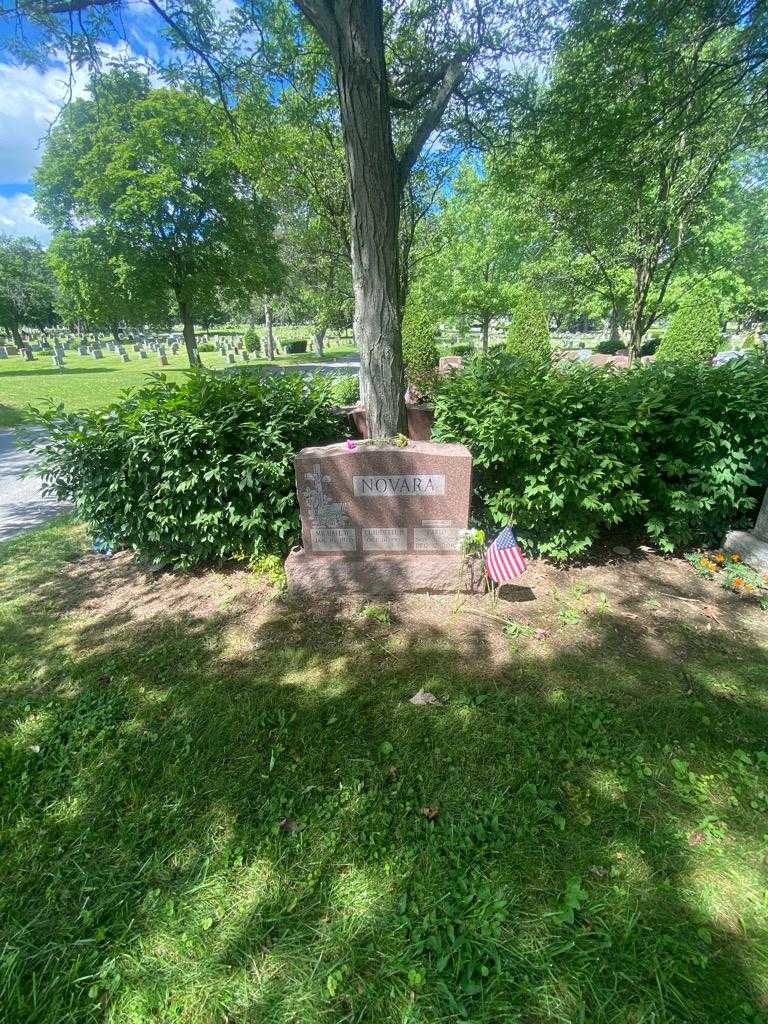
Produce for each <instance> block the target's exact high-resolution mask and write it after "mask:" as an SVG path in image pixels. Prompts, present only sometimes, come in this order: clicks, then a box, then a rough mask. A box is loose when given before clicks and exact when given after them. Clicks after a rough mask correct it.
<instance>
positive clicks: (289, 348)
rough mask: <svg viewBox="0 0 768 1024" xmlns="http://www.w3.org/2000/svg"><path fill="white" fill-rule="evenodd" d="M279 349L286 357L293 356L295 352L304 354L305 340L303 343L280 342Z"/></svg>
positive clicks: (305, 348) (305, 349)
mask: <svg viewBox="0 0 768 1024" xmlns="http://www.w3.org/2000/svg"><path fill="white" fill-rule="evenodd" d="M280 347H281V348H282V350H283V352H284V353H285V354H286V355H287V356H289V355H293V354H294V353H296V352H306V351H307V342H306V340H304V341H281V342H280Z"/></svg>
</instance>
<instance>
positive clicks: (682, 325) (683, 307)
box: [656, 285, 720, 362]
mask: <svg viewBox="0 0 768 1024" xmlns="http://www.w3.org/2000/svg"><path fill="white" fill-rule="evenodd" d="M719 347H720V317H719V315H718V311H717V303H716V302H715V299H714V296H713V295H712V292H711V291H710V290H709V288H707V287H706V285H699V286H698V287H697V288H692V289H691V291H690V292H688V294H687V296H686V297H685V298H684V299H683V301H682V302H681V303H680V306H679V308H678V310H677V312H676V313H675V314H674V316H673V317H672V319H671V320H670V322H669V327H668V328H667V333H666V334H665V335H664V338H663V340H662V342H661V344H660V345H659V350H658V354H657V357H656V358H657V359H658V360H659V361H660V362H691V361H693V362H703V361H704V360H706V359H711V358H712V356H713V355H714V354H715V353H716V352H717V350H718V348H719Z"/></svg>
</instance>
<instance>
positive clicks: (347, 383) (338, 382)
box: [331, 373, 360, 405]
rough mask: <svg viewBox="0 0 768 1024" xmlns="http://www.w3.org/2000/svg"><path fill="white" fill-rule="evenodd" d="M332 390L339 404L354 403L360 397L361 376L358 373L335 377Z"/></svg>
mask: <svg viewBox="0 0 768 1024" xmlns="http://www.w3.org/2000/svg"><path fill="white" fill-rule="evenodd" d="M331 392H332V394H333V398H334V401H336V402H338V404H339V405H354V404H355V403H356V402H357V401H359V399H360V378H359V377H358V375H357V374H356V373H346V374H344V375H343V376H340V377H334V379H333V383H332V385H331Z"/></svg>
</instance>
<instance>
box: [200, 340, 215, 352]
mask: <svg viewBox="0 0 768 1024" xmlns="http://www.w3.org/2000/svg"><path fill="white" fill-rule="evenodd" d="M197 351H198V352H215V351H216V346H215V345H214V344H213V342H212V341H204V342H203V343H202V344H201V345H198V346H197Z"/></svg>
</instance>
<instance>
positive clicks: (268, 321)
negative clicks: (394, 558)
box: [264, 302, 275, 361]
mask: <svg viewBox="0 0 768 1024" xmlns="http://www.w3.org/2000/svg"><path fill="white" fill-rule="evenodd" d="M264 332H265V334H266V339H265V355H266V357H267V359H269V360H270V361H271V360H273V359H274V358H275V336H274V334H273V333H272V307H271V306H270V304H269V303H268V302H265V303H264Z"/></svg>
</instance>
